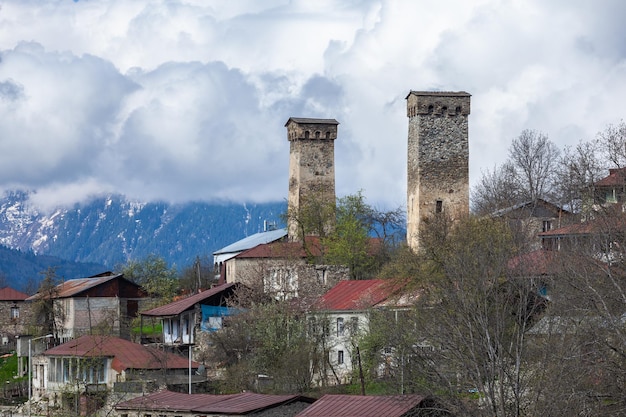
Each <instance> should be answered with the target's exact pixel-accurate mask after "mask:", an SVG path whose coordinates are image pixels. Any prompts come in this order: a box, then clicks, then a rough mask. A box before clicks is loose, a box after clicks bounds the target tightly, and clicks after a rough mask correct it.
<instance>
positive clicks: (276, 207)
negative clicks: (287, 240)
mask: <svg viewBox="0 0 626 417" xmlns="http://www.w3.org/2000/svg"><path fill="white" fill-rule="evenodd" d="M29 197H30V193H29V192H26V191H20V190H16V191H10V192H5V193H4V195H3V196H2V197H1V198H0V245H3V246H5V247H7V248H10V249H14V250H18V251H21V252H22V253H30V252H32V253H33V254H35V255H37V256H42V255H46V256H52V257H56V258H59V259H62V260H67V261H70V262H77V263H90V264H98V265H103V266H104V267H105V268H107V269H113V268H115V266H117V265H119V264H122V263H125V262H127V261H128V260H130V259H135V260H138V259H143V258H145V257H146V256H148V255H157V256H160V257H162V258H164V259H165V260H166V261H167V262H168V264H169V265H170V266H176V267H177V268H184V267H186V266H188V265H191V264H192V263H193V261H194V260H195V259H196V258H197V257H204V258H209V257H210V258H211V261H212V254H213V252H215V251H216V250H218V249H220V248H222V247H224V246H227V245H229V244H230V243H233V242H235V241H237V240H239V239H242V238H244V237H246V236H249V235H251V234H254V233H258V232H261V231H263V230H264V225H265V224H267V223H270V224H276V225H282V221H281V217H282V215H283V214H284V213H285V212H286V209H287V204H286V202H269V203H241V204H237V203H224V204H222V203H207V202H199V201H196V202H188V203H177V204H171V203H166V202H137V201H131V200H129V199H127V198H126V197H124V196H122V195H119V194H111V195H106V196H101V197H98V198H94V199H93V200H90V201H89V202H86V203H83V204H76V205H74V206H73V207H71V208H57V209H54V210H52V211H50V212H47V213H44V212H42V211H40V210H37V209H36V208H35V207H33V206H32V205H31V204H30V203H29ZM2 267H3V265H1V264H0V272H3V269H2Z"/></svg>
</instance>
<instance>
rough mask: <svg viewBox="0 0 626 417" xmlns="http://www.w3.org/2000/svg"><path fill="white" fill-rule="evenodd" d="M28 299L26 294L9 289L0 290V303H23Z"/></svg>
mask: <svg viewBox="0 0 626 417" xmlns="http://www.w3.org/2000/svg"><path fill="white" fill-rule="evenodd" d="M27 298H28V294H24V293H23V292H21V291H18V290H14V289H13V288H11V287H4V288H2V289H0V301H24V300H26V299H27Z"/></svg>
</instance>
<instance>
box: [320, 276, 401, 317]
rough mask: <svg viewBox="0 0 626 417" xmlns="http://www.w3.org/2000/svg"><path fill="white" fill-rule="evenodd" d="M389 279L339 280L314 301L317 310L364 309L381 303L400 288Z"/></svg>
mask: <svg viewBox="0 0 626 417" xmlns="http://www.w3.org/2000/svg"><path fill="white" fill-rule="evenodd" d="M401 287H402V286H401V285H398V283H397V282H395V281H391V280H382V279H367V280H348V281H340V282H339V283H338V284H337V285H335V286H334V287H333V288H331V289H330V290H329V291H328V292H327V293H326V294H324V295H322V296H321V297H320V299H319V300H318V302H317V303H316V306H315V307H316V309H318V310H364V309H367V308H371V307H374V306H376V305H378V304H381V303H383V302H384V301H386V300H387V299H389V298H390V297H392V296H393V295H396V294H397V293H398V292H399V290H400V289H401Z"/></svg>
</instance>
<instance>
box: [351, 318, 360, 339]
mask: <svg viewBox="0 0 626 417" xmlns="http://www.w3.org/2000/svg"><path fill="white" fill-rule="evenodd" d="M350 332H351V333H352V334H353V335H355V334H357V333H358V332H359V318H358V317H350Z"/></svg>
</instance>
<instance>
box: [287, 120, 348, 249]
mask: <svg viewBox="0 0 626 417" xmlns="http://www.w3.org/2000/svg"><path fill="white" fill-rule="evenodd" d="M337 125H339V122H337V121H336V120H335V119H307V118H296V117H290V118H289V120H287V123H286V124H285V127H286V128H287V139H288V140H289V198H288V201H287V204H288V209H287V210H288V214H289V220H288V225H287V234H288V237H289V240H292V241H293V240H297V239H298V238H299V236H298V233H297V231H298V230H297V229H298V227H297V223H296V222H295V220H294V219H293V218H292V217H293V216H292V213H297V212H298V211H299V210H300V209H301V208H302V207H304V206H305V204H307V199H309V201H311V200H310V199H316V200H317V203H321V204H328V205H330V204H333V205H334V204H335V139H337ZM326 227H332V225H326Z"/></svg>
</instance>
